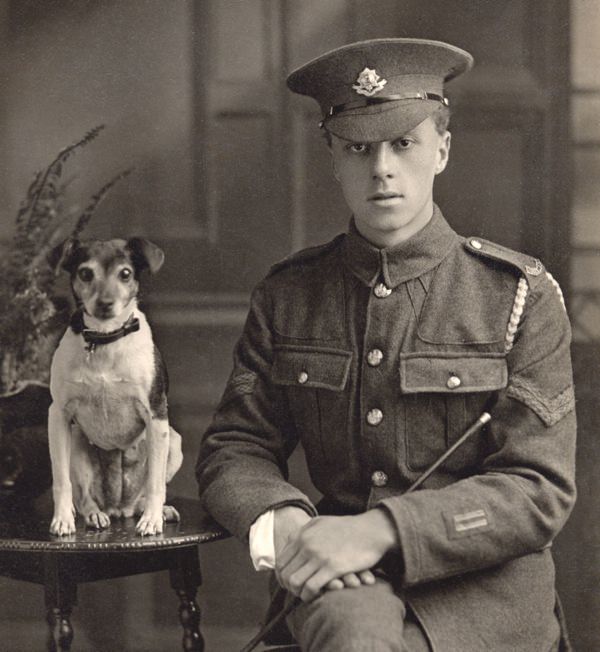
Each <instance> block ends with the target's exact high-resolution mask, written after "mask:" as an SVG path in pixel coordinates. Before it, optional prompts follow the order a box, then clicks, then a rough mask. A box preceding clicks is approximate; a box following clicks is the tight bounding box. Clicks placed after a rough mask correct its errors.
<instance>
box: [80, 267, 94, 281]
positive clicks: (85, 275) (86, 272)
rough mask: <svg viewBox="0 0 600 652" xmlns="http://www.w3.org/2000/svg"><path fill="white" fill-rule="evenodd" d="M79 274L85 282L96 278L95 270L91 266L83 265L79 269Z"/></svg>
mask: <svg viewBox="0 0 600 652" xmlns="http://www.w3.org/2000/svg"><path fill="white" fill-rule="evenodd" d="M77 276H78V277H79V279H80V280H81V281H83V282H84V283H89V282H90V281H91V280H93V278H94V272H93V271H92V270H91V269H90V268H89V267H82V268H81V269H79V270H77Z"/></svg>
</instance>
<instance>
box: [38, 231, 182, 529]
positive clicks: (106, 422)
mask: <svg viewBox="0 0 600 652" xmlns="http://www.w3.org/2000/svg"><path fill="white" fill-rule="evenodd" d="M53 255H54V257H55V261H59V262H58V264H59V265H61V266H62V268H63V269H65V270H66V271H68V272H69V273H70V275H71V287H72V290H73V294H74V297H75V300H76V302H77V306H78V310H77V311H76V312H75V314H74V315H73V317H72V319H71V325H70V328H68V329H67V331H66V332H65V334H64V336H63V337H62V339H61V341H60V343H59V345H58V347H57V349H56V352H55V354H54V357H53V360H52V366H51V371H50V392H51V394H52V404H51V405H50V408H49V411H48V439H49V445H50V459H51V462H52V494H53V498H54V516H53V518H52V522H51V524H50V532H51V533H52V534H57V535H68V534H72V533H74V532H75V509H76V510H77V512H79V513H80V514H81V515H82V516H83V517H84V518H85V522H86V525H88V526H89V527H93V528H96V529H103V528H106V527H108V526H109V525H110V517H111V516H114V517H125V518H127V517H131V516H133V515H134V514H136V515H137V514H141V516H140V518H139V520H138V522H137V525H136V531H137V532H138V533H139V534H140V535H147V534H160V533H161V532H162V530H163V521H173V520H174V521H178V520H179V514H178V513H177V511H176V510H175V509H174V508H173V507H170V506H168V505H165V499H166V484H167V482H169V480H170V479H171V478H172V477H173V476H174V475H175V473H176V472H177V470H178V469H179V467H180V466H181V462H182V459H183V456H182V452H181V437H180V435H179V434H178V433H177V432H175V430H173V428H171V427H170V425H169V420H168V413H167V385H168V381H167V375H166V369H165V367H164V364H163V362H162V359H161V356H160V353H159V351H158V349H157V347H156V346H155V344H154V342H153V340H152V333H151V331H150V326H149V325H148V322H147V320H146V318H145V316H144V314H143V313H142V312H141V311H140V310H139V308H138V306H137V294H138V288H139V277H140V273H141V272H142V271H143V270H144V269H149V270H150V272H152V273H155V272H157V271H158V270H159V269H160V267H161V266H162V264H163V261H164V254H163V252H162V250H161V249H159V247H157V246H156V245H155V244H153V243H151V242H149V241H148V240H144V239H142V238H132V239H130V240H127V241H126V240H120V239H117V240H90V241H85V242H79V241H77V240H73V239H71V240H67V241H66V242H65V243H64V244H63V245H62V246H60V247H59V248H57V250H56V251H55V252H54V254H53ZM74 507H75V509H74Z"/></svg>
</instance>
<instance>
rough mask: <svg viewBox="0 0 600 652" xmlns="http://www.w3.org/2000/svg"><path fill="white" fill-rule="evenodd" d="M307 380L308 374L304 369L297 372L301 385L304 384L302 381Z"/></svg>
mask: <svg viewBox="0 0 600 652" xmlns="http://www.w3.org/2000/svg"><path fill="white" fill-rule="evenodd" d="M307 380H308V374H307V373H306V371H301V372H300V373H299V374H298V382H299V383H300V384H301V385H304V383H305V382H306V381H307Z"/></svg>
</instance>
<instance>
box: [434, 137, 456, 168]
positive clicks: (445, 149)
mask: <svg viewBox="0 0 600 652" xmlns="http://www.w3.org/2000/svg"><path fill="white" fill-rule="evenodd" d="M451 140H452V134H451V133H450V132H449V131H446V132H444V134H443V135H441V136H440V146H439V148H438V160H437V164H436V166H435V173H436V174H439V173H440V172H443V171H444V170H445V169H446V166H447V165H448V159H449V158H450V141H451Z"/></svg>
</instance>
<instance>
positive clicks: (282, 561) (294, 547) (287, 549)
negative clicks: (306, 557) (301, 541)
mask: <svg viewBox="0 0 600 652" xmlns="http://www.w3.org/2000/svg"><path fill="white" fill-rule="evenodd" d="M297 553H298V541H297V539H291V540H290V541H288V543H286V545H285V546H284V547H283V550H281V551H280V552H279V553H278V554H277V558H276V563H277V568H278V569H280V570H283V569H284V568H285V567H286V566H287V565H288V564H289V563H290V562H291V561H292V559H294V557H295V556H296V555H297Z"/></svg>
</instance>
